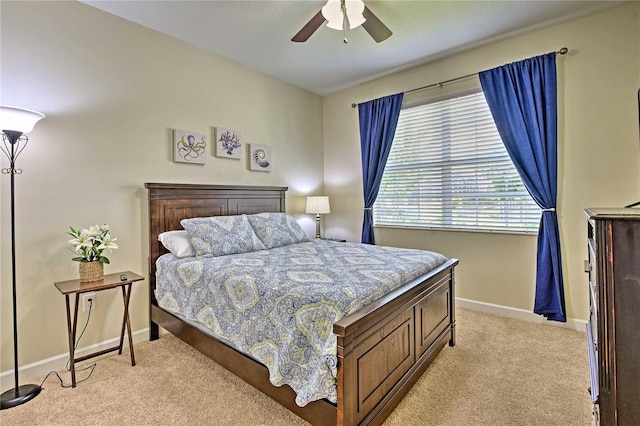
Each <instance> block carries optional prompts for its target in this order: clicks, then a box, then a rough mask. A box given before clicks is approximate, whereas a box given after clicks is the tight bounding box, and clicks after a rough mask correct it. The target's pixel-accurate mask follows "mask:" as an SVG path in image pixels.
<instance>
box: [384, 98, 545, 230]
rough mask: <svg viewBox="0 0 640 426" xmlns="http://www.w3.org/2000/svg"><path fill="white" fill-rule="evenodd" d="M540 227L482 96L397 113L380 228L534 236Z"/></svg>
mask: <svg viewBox="0 0 640 426" xmlns="http://www.w3.org/2000/svg"><path fill="white" fill-rule="evenodd" d="M539 220H540V208H539V207H538V206H537V204H536V203H535V202H534V201H533V200H532V199H531V196H530V195H529V193H528V192H527V190H526V188H525V187H524V185H523V184H522V181H521V180H520V177H519V176H518V173H517V171H516V170H515V168H514V166H513V163H512V162H511V160H510V158H509V156H508V154H507V152H506V150H505V148H504V145H503V143H502V141H501V140H500V136H499V134H498V131H497V129H496V126H495V124H494V122H493V118H492V117H491V113H490V111H489V108H488V106H487V104H486V101H485V98H484V95H483V93H482V92H478V93H473V94H466V95H463V96H458V97H455V98H450V99H445V100H441V101H437V102H432V103H427V104H422V105H418V106H415V107H411V108H406V109H403V110H402V111H401V112H400V118H399V121H398V127H397V129H396V134H395V137H394V140H393V145H392V147H391V153H390V154H389V159H388V161H387V165H386V167H385V172H384V176H383V179H382V183H381V186H380V192H379V193H378V198H377V200H376V203H375V206H374V224H375V225H378V226H389V225H391V226H409V227H411V226H417V227H436V228H448V229H470V230H485V231H507V232H508V231H515V232H536V231H537V229H538V223H539Z"/></svg>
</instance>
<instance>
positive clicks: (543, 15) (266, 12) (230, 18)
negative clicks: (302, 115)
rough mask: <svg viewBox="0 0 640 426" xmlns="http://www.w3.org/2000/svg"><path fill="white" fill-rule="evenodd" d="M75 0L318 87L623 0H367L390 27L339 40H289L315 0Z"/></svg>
mask: <svg viewBox="0 0 640 426" xmlns="http://www.w3.org/2000/svg"><path fill="white" fill-rule="evenodd" d="M81 1H82V2H83V3H86V4H89V5H91V6H94V7H96V8H99V9H101V10H104V11H106V12H109V13H112V14H114V15H117V16H120V17H122V18H124V19H127V20H129V21H132V22H136V23H138V24H140V25H143V26H145V27H149V28H151V29H154V30H156V31H159V32H161V33H164V34H167V35H170V36H172V37H175V38H177V39H180V40H183V41H185V42H188V43H191V44H193V45H196V46H198V47H200V48H202V49H205V50H208V51H211V52H213V53H216V54H218V55H220V56H223V57H226V58H229V59H231V60H233V61H235V62H238V63H240V64H243V65H245V66H247V67H250V68H253V69H255V70H258V71H261V72H264V73H265V74H269V75H271V76H273V77H276V78H278V79H281V80H284V81H286V82H289V83H291V84H294V85H296V86H299V87H302V88H305V89H307V90H309V91H311V92H314V93H317V94H319V95H327V94H330V93H333V92H336V91H339V90H342V89H346V88H348V87H351V86H354V85H357V84H359V83H362V82H365V81H368V80H371V79H373V78H377V77H381V76H383V75H386V74H390V73H393V72H395V71H398V70H401V69H405V68H409V67H412V66H415V65H418V64H423V63H426V62H429V61H432V60H435V59H437V58H441V57H443V56H447V55H450V54H453V53H456V52H460V51H463V50H466V49H470V48H473V47H478V46H481V45H483V44H488V43H492V42H495V41H497V40H501V39H505V38H509V37H513V36H514V35H518V34H523V33H526V32H529V31H533V30H537V29H540V28H544V27H546V26H550V25H554V24H557V23H559V22H563V21H567V20H569V19H573V18H576V17H579V16H584V15H587V14H591V13H594V12H598V11H601V10H604V9H606V8H610V7H614V6H618V5H620V4H622V3H623V2H622V1H593V0H589V1H579V0H571V1H559V0H558V1H549V0H547V1H543V0H537V1H523V0H519V1H509V0H502V1H493V0H482V1H430V0H414V1H410V0H385V1H376V0H365V4H366V5H367V6H368V7H369V9H370V10H371V11H372V12H373V13H374V14H375V15H376V16H377V17H378V18H379V19H380V20H381V21H382V22H384V23H385V25H386V26H387V27H389V29H391V31H393V35H392V36H391V37H390V38H389V39H387V40H385V41H383V42H381V43H376V42H374V41H373V39H372V38H371V37H370V36H369V35H368V34H367V32H366V31H365V30H364V28H362V27H359V28H356V29H354V30H349V31H348V32H347V38H348V39H349V43H348V44H344V43H343V42H342V38H343V33H342V31H336V30H332V29H330V28H327V27H326V26H324V25H323V26H321V27H320V28H319V29H318V31H316V33H315V34H313V35H312V36H311V38H309V40H308V41H307V42H305V43H293V42H291V41H290V40H291V37H293V36H294V35H295V34H296V33H297V32H298V31H299V30H300V28H302V26H303V25H304V24H305V23H306V22H307V21H308V20H309V19H311V17H313V16H314V15H315V14H316V12H318V10H320V8H321V7H322V6H323V5H324V4H325V3H326V1H322V0H319V1H318V0H254V1H245V0H225V1H223V0H209V1H206V0H200V1H188V0H158V1H152V0H146V1H142V0H135V1H132V0H81ZM558 43H559V44H558V46H554V47H553V48H556V49H559V48H561V47H563V46H561V44H562V40H558ZM567 47H569V48H571V46H567ZM540 53H545V52H540Z"/></svg>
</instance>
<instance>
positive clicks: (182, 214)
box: [144, 183, 288, 305]
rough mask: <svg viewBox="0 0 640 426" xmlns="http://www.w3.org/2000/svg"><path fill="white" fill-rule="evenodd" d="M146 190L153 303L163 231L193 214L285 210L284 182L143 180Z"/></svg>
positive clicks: (174, 226)
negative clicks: (239, 184) (271, 184)
mask: <svg viewBox="0 0 640 426" xmlns="http://www.w3.org/2000/svg"><path fill="white" fill-rule="evenodd" d="M144 186H145V188H147V189H148V190H149V195H148V197H149V283H150V297H151V301H152V304H154V305H155V304H156V303H155V293H154V291H155V287H156V260H157V259H158V257H160V256H161V255H162V254H164V253H166V252H167V250H166V249H165V248H164V246H163V245H162V244H161V243H160V242H159V241H158V235H159V234H160V233H162V232H165V231H173V230H179V229H182V226H181V225H180V221H181V220H182V219H189V218H193V217H209V216H227V215H238V214H254V213H264V212H284V211H285V192H286V191H287V189H288V188H287V187H286V186H238V185H196V184H178V183H145V184H144Z"/></svg>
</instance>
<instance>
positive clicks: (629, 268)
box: [585, 208, 640, 426]
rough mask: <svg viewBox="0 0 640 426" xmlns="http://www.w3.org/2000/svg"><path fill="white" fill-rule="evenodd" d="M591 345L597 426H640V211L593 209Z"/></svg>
mask: <svg viewBox="0 0 640 426" xmlns="http://www.w3.org/2000/svg"><path fill="white" fill-rule="evenodd" d="M585 213H586V214H587V217H588V221H587V237H588V243H589V260H588V263H587V264H586V265H585V266H586V267H585V269H586V272H587V273H588V274H589V287H590V295H591V296H590V308H591V315H590V320H589V323H588V324H587V345H588V352H589V368H590V372H591V388H590V392H591V398H592V400H593V402H594V420H595V424H596V425H598V424H599V425H603V426H608V425H622V426H627V425H629V426H631V425H640V209H638V208H626V209H624V208H617V209H616V208H589V209H586V210H585Z"/></svg>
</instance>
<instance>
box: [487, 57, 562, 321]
mask: <svg viewBox="0 0 640 426" xmlns="http://www.w3.org/2000/svg"><path fill="white" fill-rule="evenodd" d="M479 76H480V83H481V84H482V90H483V91H484V95H485V97H486V99H487V103H488V104H489V109H490V110H491V114H492V115H493V119H494V121H495V122H496V126H497V128H498V132H499V133H500V137H501V138H502V141H503V142H504V145H505V147H506V149H507V152H508V153H509V156H510V157H511V160H512V161H513V163H514V165H515V167H516V169H517V170H518V173H519V174H520V177H521V178H522V181H523V183H524V185H525V186H526V188H527V190H528V191H529V193H530V194H531V196H532V197H533V199H534V200H535V202H536V203H538V205H539V206H540V207H541V208H542V218H541V220H540V228H539V231H538V253H537V267H536V296H535V305H534V312H535V313H537V314H541V315H544V316H545V317H546V318H547V319H550V320H554V321H562V322H564V321H566V314H565V300H564V283H563V280H562V258H561V254H560V238H559V229H558V216H557V214H556V193H557V151H558V149H557V145H558V140H557V139H558V136H557V133H558V132H557V80H556V54H555V53H549V54H546V55H542V56H537V57H534V58H530V59H525V60H524V61H520V62H515V63H512V64H508V65H504V66H501V67H498V68H494V69H491V70H487V71H483V72H481V73H479Z"/></svg>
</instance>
